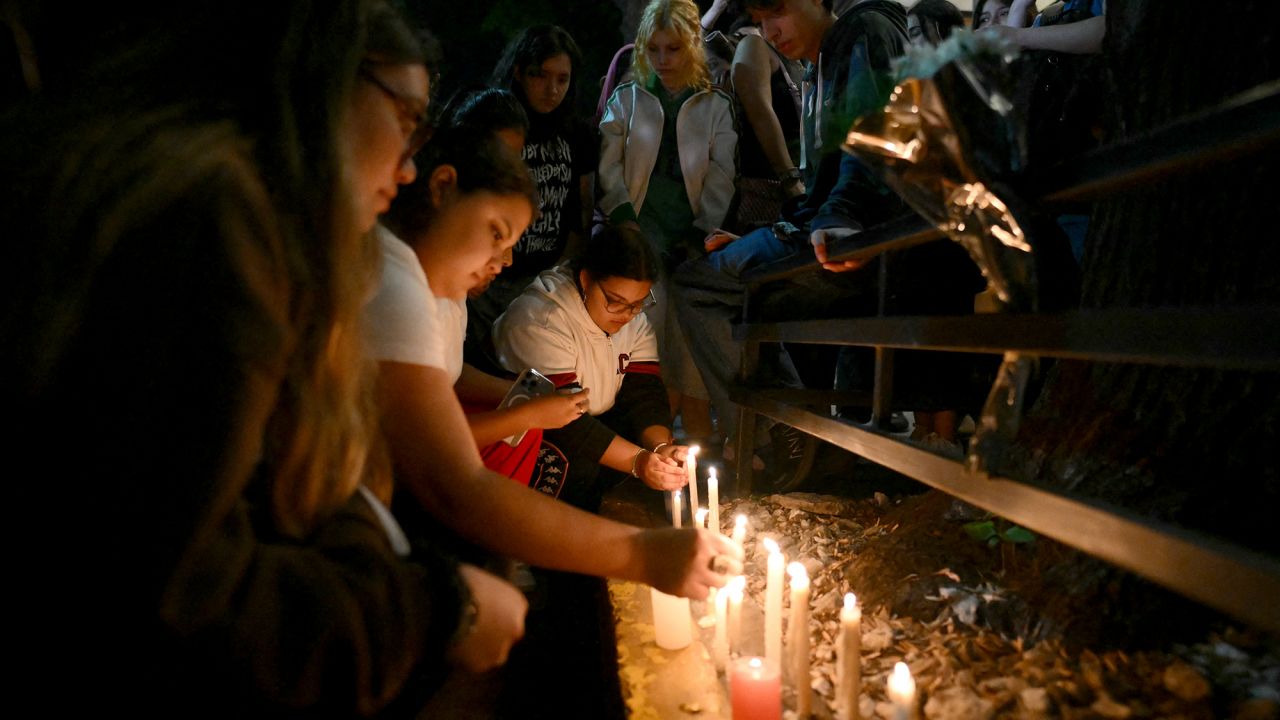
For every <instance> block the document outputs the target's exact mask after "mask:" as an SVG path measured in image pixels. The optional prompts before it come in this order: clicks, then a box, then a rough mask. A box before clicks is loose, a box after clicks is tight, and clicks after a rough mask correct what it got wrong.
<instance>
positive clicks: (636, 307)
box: [600, 285, 658, 315]
mask: <svg viewBox="0 0 1280 720" xmlns="http://www.w3.org/2000/svg"><path fill="white" fill-rule="evenodd" d="M600 294H601V295H604V309H605V310H608V311H609V312H611V313H615V314H618V315H621V314H622V313H624V312H625V313H627V314H629V315H639V314H640V313H642V312H644V311H645V310H648V309H649V308H651V307H653V306H654V305H657V304H658V298H656V297H654V295H653V290H652V289H651V290H649V293H648V294H647V295H645V296H644V299H643V300H640V301H639V302H633V303H629V302H623V301H621V300H615V299H614V298H613V295H611V294H610V293H609V291H608V290H605V289H604V286H603V285H600Z"/></svg>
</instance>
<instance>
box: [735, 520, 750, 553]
mask: <svg viewBox="0 0 1280 720" xmlns="http://www.w3.org/2000/svg"><path fill="white" fill-rule="evenodd" d="M733 541H734V542H736V543H738V547H740V548H742V549H744V550H745V549H746V545H744V544H743V543H745V542H746V541H747V516H746V515H739V516H737V517H735V518H734V519H733Z"/></svg>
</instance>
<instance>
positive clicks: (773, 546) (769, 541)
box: [762, 538, 782, 555]
mask: <svg viewBox="0 0 1280 720" xmlns="http://www.w3.org/2000/svg"><path fill="white" fill-rule="evenodd" d="M762 542H763V543H764V549H765V550H768V551H769V554H771V555H772V554H773V553H777V552H782V548H780V547H778V543H776V542H774V540H773V538H765V539H764V540H763V541H762Z"/></svg>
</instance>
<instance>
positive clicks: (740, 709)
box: [729, 657, 782, 720]
mask: <svg viewBox="0 0 1280 720" xmlns="http://www.w3.org/2000/svg"><path fill="white" fill-rule="evenodd" d="M729 704H730V705H731V706H732V707H733V720H781V718H782V674H781V673H780V672H778V668H776V667H770V666H769V664H768V663H766V662H765V661H764V660H763V659H762V658H758V657H751V658H740V659H739V660H738V661H737V662H735V663H734V664H733V672H732V673H731V674H730V676H729Z"/></svg>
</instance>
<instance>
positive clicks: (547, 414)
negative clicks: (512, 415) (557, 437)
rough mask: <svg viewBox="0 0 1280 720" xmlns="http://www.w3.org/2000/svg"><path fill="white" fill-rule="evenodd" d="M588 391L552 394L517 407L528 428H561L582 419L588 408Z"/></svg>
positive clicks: (584, 389)
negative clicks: (523, 414)
mask: <svg viewBox="0 0 1280 720" xmlns="http://www.w3.org/2000/svg"><path fill="white" fill-rule="evenodd" d="M590 392H591V391H590V390H588V389H586V388H583V389H582V390H581V391H579V392H575V393H554V394H551V395H544V396H542V397H538V398H534V399H532V400H530V401H528V402H526V403H524V404H523V405H519V406H517V407H519V408H520V411H521V412H523V413H525V423H526V425H527V426H528V427H535V428H544V429H555V428H561V427H564V426H565V425H568V424H569V423H571V422H573V421H574V420H577V419H578V418H580V417H582V415H583V414H585V413H586V412H587V409H588V408H589V407H590V402H589V401H588V400H587V396H588V395H589V394H590Z"/></svg>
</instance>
